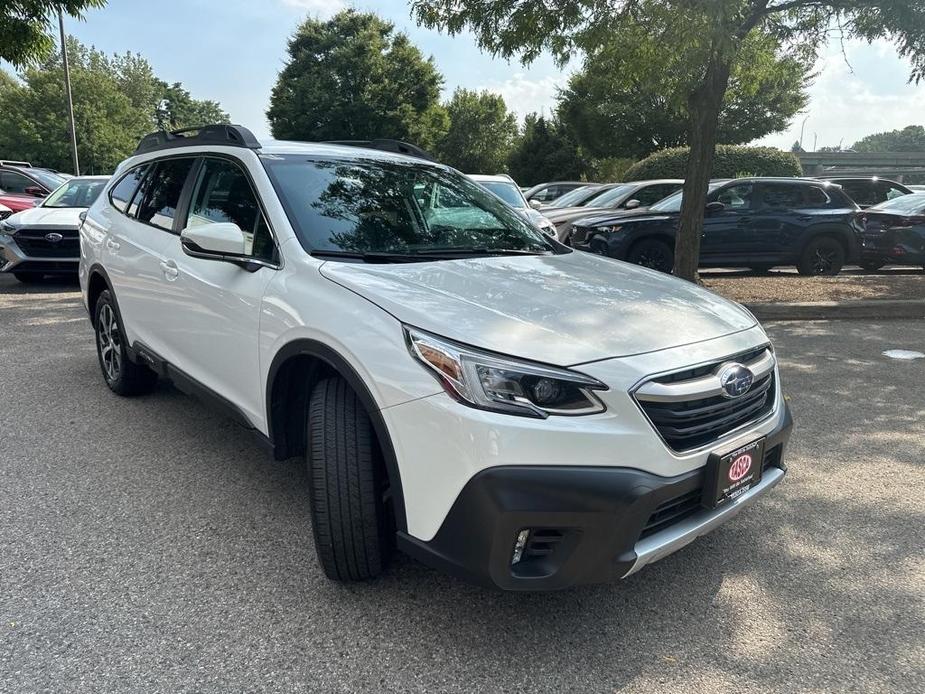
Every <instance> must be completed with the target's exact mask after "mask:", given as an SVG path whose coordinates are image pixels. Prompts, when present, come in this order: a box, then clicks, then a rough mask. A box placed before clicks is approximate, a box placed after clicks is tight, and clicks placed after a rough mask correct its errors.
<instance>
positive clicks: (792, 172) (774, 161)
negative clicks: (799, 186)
mask: <svg viewBox="0 0 925 694" xmlns="http://www.w3.org/2000/svg"><path fill="white" fill-rule="evenodd" d="M690 153H691V149H690V147H673V148H671V149H663V150H661V151H659V152H655V153H654V154H651V155H649V156H648V157H646V158H645V159H643V160H642V161H638V162H636V163H635V164H633V165H632V166H631V167H630V168H629V169H627V170H626V172H625V173H624V174H623V180H625V181H646V180H650V179H653V178H684V173H685V171H686V170H687V165H688V159H689V158H690ZM742 175H748V176H802V175H803V167H801V166H800V160H799V159H797V157H796V155H795V154H793V153H792V152H782V151H781V150H779V149H775V148H773V147H745V146H742V145H719V146H718V147H717V148H716V156H715V157H714V158H713V168H712V169H711V171H710V176H711V178H736V177H737V176H742Z"/></svg>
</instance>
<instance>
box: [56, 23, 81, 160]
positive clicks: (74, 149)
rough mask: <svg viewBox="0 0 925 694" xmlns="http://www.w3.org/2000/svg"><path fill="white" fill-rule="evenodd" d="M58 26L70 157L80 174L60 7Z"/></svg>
mask: <svg viewBox="0 0 925 694" xmlns="http://www.w3.org/2000/svg"><path fill="white" fill-rule="evenodd" d="M58 28H59V29H60V30H61V59H62V60H63V61H64V91H65V92H66V93H67V122H68V128H69V130H70V131H71V157H72V158H73V160H74V175H75V176H80V162H79V161H78V160H77V129H76V127H75V126H74V100H73V99H72V98H71V68H70V66H69V65H68V63H67V39H66V38H65V36H64V13H63V12H62V11H61V10H60V8H59V9H58Z"/></svg>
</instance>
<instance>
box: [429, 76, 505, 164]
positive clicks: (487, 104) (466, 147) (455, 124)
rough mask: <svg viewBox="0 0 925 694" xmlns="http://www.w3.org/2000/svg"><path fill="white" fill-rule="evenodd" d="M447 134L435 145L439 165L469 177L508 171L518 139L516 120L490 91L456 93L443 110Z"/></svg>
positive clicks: (502, 101)
mask: <svg viewBox="0 0 925 694" xmlns="http://www.w3.org/2000/svg"><path fill="white" fill-rule="evenodd" d="M446 111H447V115H448V116H449V119H450V126H449V130H447V132H446V135H444V136H443V137H442V138H440V141H439V142H438V143H437V147H436V154H437V156H438V157H439V158H440V161H442V162H444V163H446V164H449V165H450V166H453V167H456V168H457V169H459V170H460V171H466V172H469V173H498V172H501V171H506V170H507V158H508V156H509V155H510V153H511V148H512V147H513V145H514V139H515V138H516V137H517V118H516V117H515V116H514V114H513V113H511V112H510V111H508V110H507V105H506V104H505V103H504V99H503V98H502V97H501V96H499V95H498V94H492V93H491V92H489V91H482V92H474V91H470V90H468V89H457V90H456V91H455V92H453V98H452V99H450V102H449V103H448V104H447V106H446Z"/></svg>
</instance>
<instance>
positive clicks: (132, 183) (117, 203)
mask: <svg viewBox="0 0 925 694" xmlns="http://www.w3.org/2000/svg"><path fill="white" fill-rule="evenodd" d="M147 170H148V165H147V164H142V165H141V166H136V167H135V168H134V169H132V170H131V171H129V172H128V173H127V174H125V175H124V176H123V177H122V178H121V179H120V180H119V182H118V183H116V185H114V186H113V187H112V189H111V190H110V191H109V202H110V203H112V206H113V207H115V208H116V209H117V210H119V211H120V212H125V211H126V209H128V204H129V203H130V202H131V200H132V197H133V196H134V195H135V192H136V191H137V190H138V186H139V185H140V184H141V181H142V179H143V178H144V177H145V172H146V171H147Z"/></svg>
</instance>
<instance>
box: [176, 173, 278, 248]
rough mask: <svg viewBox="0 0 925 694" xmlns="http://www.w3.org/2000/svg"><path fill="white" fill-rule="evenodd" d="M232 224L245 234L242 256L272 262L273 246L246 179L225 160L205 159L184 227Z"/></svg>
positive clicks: (265, 221)
mask: <svg viewBox="0 0 925 694" xmlns="http://www.w3.org/2000/svg"><path fill="white" fill-rule="evenodd" d="M227 222H231V223H233V224H237V225H238V227H239V228H240V229H241V231H243V232H244V239H245V253H246V254H247V255H249V256H253V257H254V258H258V259H260V260H265V261H267V262H273V261H274V260H275V258H276V246H275V245H274V244H273V236H272V235H271V234H270V227H269V226H268V225H267V220H266V218H265V217H264V216H263V212H262V210H261V209H260V205H259V204H258V202H257V196H256V195H255V194H254V190H253V188H251V184H250V181H248V179H247V176H245V175H244V172H243V171H242V170H241V169H240V167H238V166H237V165H236V164H233V163H232V162H230V161H227V160H224V159H206V160H205V162H204V163H203V166H202V168H201V169H200V170H199V175H198V176H197V178H196V185H195V187H194V188H193V198H192V203H191V205H190V212H189V217H188V218H187V221H186V226H198V225H202V224H216V223H227Z"/></svg>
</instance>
